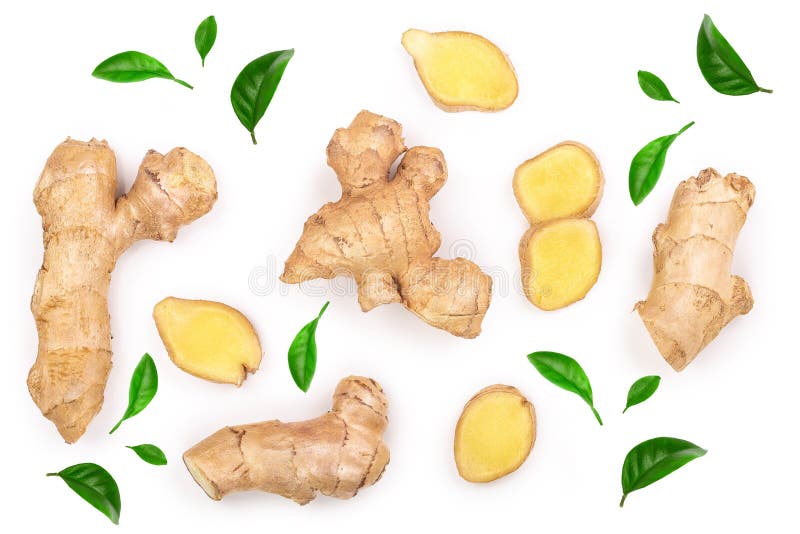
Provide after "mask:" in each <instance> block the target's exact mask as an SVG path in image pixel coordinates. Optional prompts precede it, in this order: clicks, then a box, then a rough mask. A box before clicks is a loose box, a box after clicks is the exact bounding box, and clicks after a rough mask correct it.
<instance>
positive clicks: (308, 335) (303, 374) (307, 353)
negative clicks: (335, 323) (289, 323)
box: [289, 302, 330, 391]
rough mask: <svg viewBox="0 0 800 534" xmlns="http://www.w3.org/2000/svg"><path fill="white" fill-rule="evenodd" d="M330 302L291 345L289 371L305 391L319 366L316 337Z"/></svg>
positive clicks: (301, 330)
mask: <svg viewBox="0 0 800 534" xmlns="http://www.w3.org/2000/svg"><path fill="white" fill-rule="evenodd" d="M328 304H330V302H326V303H325V305H324V306H322V309H321V310H320V311H319V315H317V317H316V318H315V319H314V320H313V321H311V322H310V323H308V324H307V325H305V326H304V327H303V328H301V329H300V331H299V332H298V333H297V335H296V336H295V338H294V341H292V344H291V345H290V346H289V371H290V372H291V373H292V378H293V379H294V383H295V384H297V387H299V388H300V389H302V390H303V391H308V388H309V386H311V379H312V378H314V371H315V370H316V368H317V341H316V339H314V337H315V334H316V332H317V323H318V322H319V319H320V317H322V314H323V313H325V310H326V309H327V308H328Z"/></svg>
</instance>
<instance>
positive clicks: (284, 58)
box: [231, 49, 294, 145]
mask: <svg viewBox="0 0 800 534" xmlns="http://www.w3.org/2000/svg"><path fill="white" fill-rule="evenodd" d="M293 55H294V49H290V50H279V51H277V52H270V53H269V54H266V55H263V56H261V57H260V58H257V59H254V60H253V61H251V62H250V63H248V64H247V66H246V67H245V68H244V69H242V72H240V73H239V76H237V77H236V81H234V82H233V87H232V88H231V105H232V106H233V111H234V112H235V113H236V116H237V117H238V118H239V122H241V123H242V126H244V127H245V128H247V131H248V132H250V138H251V139H252V140H253V144H254V145H255V144H256V134H255V129H256V125H257V124H258V121H260V120H261V117H263V116H264V113H265V112H266V111H267V107H269V103H270V102H271V101H272V97H273V96H274V95H275V90H276V89H277V88H278V84H279V83H280V81H281V78H282V77H283V71H284V70H286V65H287V64H288V63H289V60H290V59H292V56H293Z"/></svg>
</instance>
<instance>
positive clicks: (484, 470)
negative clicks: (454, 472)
mask: <svg viewBox="0 0 800 534" xmlns="http://www.w3.org/2000/svg"><path fill="white" fill-rule="evenodd" d="M535 440H536V413H535V412H534V409H533V404H531V403H530V402H528V399H526V398H525V396H524V395H522V393H520V392H519V390H518V389H517V388H515V387H511V386H503V385H494V386H489V387H487V388H484V389H482V390H480V391H479V392H478V393H477V394H476V395H475V396H474V397H472V398H471V399H470V400H469V402H467V404H466V406H464V411H463V412H462V413H461V417H460V418H459V420H458V425H457V426H456V434H455V440H454V445H453V451H454V454H455V459H456V467H457V468H458V474H459V475H461V477H462V478H463V479H464V480H467V481H469V482H490V481H492V480H496V479H498V478H500V477H503V476H505V475H507V474H509V473H511V472H513V471H516V470H517V469H518V468H519V467H520V466H521V465H522V464H523V462H524V461H525V460H526V459H527V458H528V455H529V454H530V452H531V449H532V448H533V442H534V441H535Z"/></svg>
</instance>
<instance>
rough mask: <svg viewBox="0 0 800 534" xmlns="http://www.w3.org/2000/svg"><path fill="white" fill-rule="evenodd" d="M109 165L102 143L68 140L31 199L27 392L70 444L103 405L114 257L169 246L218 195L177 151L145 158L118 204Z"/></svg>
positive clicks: (199, 168)
mask: <svg viewBox="0 0 800 534" xmlns="http://www.w3.org/2000/svg"><path fill="white" fill-rule="evenodd" d="M116 189H117V177H116V161H115V157H114V152H113V151H112V150H111V149H110V148H109V147H108V145H107V144H106V142H105V141H97V140H95V139H92V140H91V141H89V142H82V141H76V140H73V139H67V140H66V141H64V142H63V143H61V144H60V145H59V146H58V147H56V149H55V150H54V151H53V153H52V155H51V156H50V158H49V159H48V160H47V164H46V165H45V167H44V171H42V174H41V177H40V178H39V181H38V183H37V184H36V188H35V190H34V194H33V198H34V203H35V204H36V209H37V210H38V212H39V214H40V215H41V216H42V228H43V231H44V260H43V262H42V268H41V269H40V270H39V274H38V276H37V277H36V285H35V287H34V291H33V298H32V299H31V310H32V312H33V315H34V317H35V319H36V327H37V330H38V332H39V353H38V356H37V358H36V363H34V365H33V367H32V368H31V371H30V374H29V375H28V389H29V390H30V393H31V396H32V397H33V400H34V401H35V402H36V404H37V406H38V407H39V409H40V410H41V411H42V413H43V414H44V415H45V417H47V418H48V419H50V420H51V421H53V423H55V425H56V428H57V429H58V431H59V432H60V433H61V435H62V436H63V437H64V439H65V440H66V441H67V442H68V443H73V442H74V441H76V440H77V439H78V438H80V436H81V435H83V433H84V431H85V430H86V426H87V425H88V424H89V422H90V421H91V420H92V418H93V417H94V416H95V414H96V413H97V412H98V411H99V410H100V407H101V405H102V404H103V391H104V389H105V385H106V380H107V378H108V373H109V371H110V369H111V331H110V328H109V312H108V303H107V294H108V285H109V282H110V280H111V271H112V270H113V268H114V264H115V263H116V261H117V258H119V256H120V255H121V254H122V253H123V252H124V251H125V250H126V249H127V248H128V247H129V246H131V244H133V243H134V242H135V241H137V240H139V239H156V240H166V241H172V240H174V239H175V236H176V235H177V232H178V228H180V227H181V226H183V225H185V224H188V223H190V222H192V221H194V220H195V219H197V218H198V217H200V216H202V215H204V214H205V213H207V212H208V211H209V210H210V209H211V207H212V206H213V204H214V201H215V200H216V198H217V190H216V181H215V179H214V173H213V172H212V170H211V167H209V166H208V164H207V163H206V162H205V161H204V160H203V159H202V158H200V157H199V156H197V155H195V154H193V153H192V152H189V151H188V150H186V149H185V148H175V149H173V150H171V151H170V152H168V153H167V154H166V155H161V154H159V153H158V152H155V151H152V150H151V151H150V152H148V153H147V155H146V156H145V157H144V160H143V161H142V164H141V166H140V167H139V174H138V175H137V177H136V181H135V182H134V184H133V186H132V187H131V189H130V191H129V192H128V194H127V195H125V196H123V197H121V198H119V199H117V198H116Z"/></svg>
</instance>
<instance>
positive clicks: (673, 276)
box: [636, 169, 755, 371]
mask: <svg viewBox="0 0 800 534" xmlns="http://www.w3.org/2000/svg"><path fill="white" fill-rule="evenodd" d="M754 198H755V188H754V187H753V184H752V183H751V182H750V180H748V179H747V178H745V177H744V176H739V175H738V174H728V175H727V176H725V177H724V178H723V177H722V175H721V174H719V173H718V172H717V171H715V170H714V169H705V170H704V171H702V172H700V174H698V175H697V178H694V177H692V178H690V179H688V180H686V181H684V182H681V183H680V185H678V187H677V189H676V190H675V195H674V196H673V197H672V205H671V206H670V209H669V215H668V216H667V223H666V224H659V225H658V226H657V227H656V230H655V232H654V233H653V245H654V247H655V251H654V253H653V263H654V274H653V283H652V286H651V287H650V293H649V294H648V295H647V300H645V301H640V302H638V303H637V304H636V310H637V311H638V312H639V316H640V317H641V319H642V321H643V322H644V324H645V326H646V327H647V330H648V332H650V337H652V338H653V341H654V342H655V344H656V346H657V347H658V350H659V352H660V353H661V355H662V356H663V357H664V359H665V360H666V361H667V363H669V364H670V365H671V366H672V367H673V369H675V370H676V371H681V370H682V369H684V368H685V367H686V366H687V365H689V363H691V361H692V360H694V358H695V357H696V356H697V354H698V353H699V352H700V351H701V350H702V349H703V348H704V347H705V346H706V345H708V343H710V342H711V340H712V339H714V338H715V337H717V335H718V334H719V332H720V330H722V328H723V327H724V326H725V325H727V324H728V323H729V322H730V321H731V320H733V318H734V317H736V316H738V315H743V314H745V313H747V312H749V311H750V309H751V308H752V307H753V296H752V294H751V293H750V288H749V287H748V285H747V282H745V281H744V280H743V279H742V278H740V277H738V276H732V275H731V274H730V272H731V271H730V268H731V260H732V259H733V250H734V248H735V246H736V238H737V237H738V235H739V231H740V230H741V228H742V226H743V225H744V222H745V219H746V218H747V212H748V210H749V209H750V206H752V205H753V199H754Z"/></svg>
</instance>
